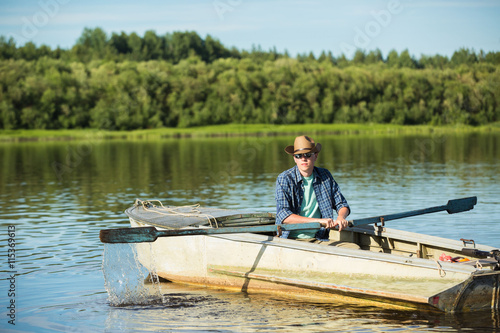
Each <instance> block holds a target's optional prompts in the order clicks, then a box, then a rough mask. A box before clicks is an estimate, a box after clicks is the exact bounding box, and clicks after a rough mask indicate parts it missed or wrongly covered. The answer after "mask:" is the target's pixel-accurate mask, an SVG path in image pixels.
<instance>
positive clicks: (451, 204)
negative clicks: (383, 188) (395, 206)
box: [349, 197, 477, 227]
mask: <svg viewBox="0 0 500 333" xmlns="http://www.w3.org/2000/svg"><path fill="white" fill-rule="evenodd" d="M476 203H477V197H469V198H463V199H455V200H449V201H448V203H447V204H446V205H443V206H436V207H430V208H425V209H418V210H411V211H409V212H403V213H396V214H389V215H382V216H374V217H367V218H364V219H359V220H352V221H349V226H350V227H354V226H357V225H363V224H370V223H379V222H381V223H384V222H385V221H389V220H397V219H402V218H404V217H410V216H416V215H423V214H429V213H436V212H441V211H444V210H445V211H447V212H448V214H455V213H461V212H466V211H468V210H471V209H473V208H474V205H475V204H476Z"/></svg>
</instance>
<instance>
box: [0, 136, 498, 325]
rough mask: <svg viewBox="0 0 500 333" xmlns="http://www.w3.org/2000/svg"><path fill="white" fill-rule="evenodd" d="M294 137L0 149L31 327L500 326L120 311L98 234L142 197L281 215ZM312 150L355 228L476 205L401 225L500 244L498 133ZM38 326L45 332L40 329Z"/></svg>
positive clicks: (371, 310)
mask: <svg viewBox="0 0 500 333" xmlns="http://www.w3.org/2000/svg"><path fill="white" fill-rule="evenodd" d="M293 139H294V137H293V136H289V137H251V138H207V139H165V140H157V141H89V142H44V143H15V144H12V143H10V144H5V143H1V144H0V170H1V172H0V201H1V202H2V210H1V220H0V227H1V228H3V229H4V230H6V228H7V226H8V225H15V226H16V230H18V231H19V232H18V233H17V234H16V241H17V248H16V249H17V250H18V257H17V258H16V259H17V262H16V268H17V271H18V273H17V274H18V275H19V281H21V282H20V285H19V288H21V290H20V295H22V303H23V306H22V308H21V309H20V313H22V314H23V315H22V317H21V318H24V319H23V320H26V322H28V321H29V320H32V321H33V323H34V324H33V325H34V326H30V327H29V328H28V329H27V330H28V331H30V330H31V331H32V330H37V331H42V332H43V331H51V330H55V331H57V330H60V331H68V330H72V329H75V330H77V329H76V328H77V327H93V328H96V329H97V330H100V329H102V325H103V323H104V322H106V327H107V328H109V330H110V331H119V330H120V328H121V327H123V328H131V329H132V330H134V329H137V328H138V327H139V329H148V328H149V327H153V328H154V327H156V328H158V330H160V329H169V328H170V329H172V330H176V329H178V330H180V329H184V330H191V329H193V330H197V329H198V327H200V328H199V330H209V329H212V328H214V327H215V328H217V329H220V330H237V331H245V330H246V331H250V330H259V329H261V330H272V329H277V330H283V331H286V330H288V331H290V330H300V331H303V330H310V331H320V330H325V331H327V330H330V331H335V330H337V331H345V330H349V331H362V330H365V331H373V332H376V331H387V330H401V329H407V330H415V331H418V330H421V331H422V330H431V331H432V330H434V331H442V330H450V331H457V330H460V329H464V328H467V329H476V328H477V329H478V330H480V327H481V325H483V327H485V328H487V329H489V330H492V328H495V329H497V328H498V314H496V313H495V314H484V315H481V316H479V315H478V317H474V316H475V315H474V316H468V315H466V314H465V315H457V316H450V315H443V314H429V313H422V312H414V311H392V310H384V309H382V308H379V307H362V306H359V305H356V304H350V303H346V304H334V305H322V304H317V303H313V304H311V303H307V302H303V303H301V302H297V301H293V302H292V301H281V300H278V299H274V298H269V297H266V296H265V295H245V294H240V293H223V292H215V291H213V290H191V289H189V288H187V289H186V288H184V289H182V288H181V289H180V290H179V289H178V288H177V287H173V286H168V287H166V288H169V289H171V290H170V291H169V292H171V293H173V294H177V295H174V296H171V300H172V302H174V303H175V302H177V303H176V304H178V305H179V304H185V305H186V306H171V307H165V306H157V307H153V308H147V307H146V308H141V307H132V308H128V307H127V308H121V309H110V307H109V305H108V303H107V301H106V295H105V292H104V279H103V274H102V271H101V260H102V254H103V245H102V244H100V243H99V240H98V233H99V230H100V229H104V228H113V227H119V226H120V227H126V226H128V221H127V219H126V217H125V215H124V213H123V211H124V210H125V209H126V208H127V207H128V206H130V205H131V204H132V203H133V202H134V200H135V198H137V197H139V198H142V199H160V200H161V201H162V202H163V203H165V204H171V205H190V204H195V203H200V204H202V205H208V206H215V207H220V208H253V209H255V210H260V211H273V210H274V182H275V179H276V176H277V175H278V174H279V173H280V172H281V171H283V170H285V169H287V168H290V167H291V166H293V161H292V159H291V158H290V156H288V155H287V154H285V153H284V151H283V149H284V147H285V146H286V145H289V144H291V143H292V142H293ZM314 139H315V140H316V141H318V142H321V143H322V144H323V150H322V152H321V154H320V158H319V160H318V165H319V166H323V167H326V168H329V169H330V170H331V171H332V173H333V174H334V177H335V178H336V180H337V181H338V182H339V184H340V186H341V188H342V191H343V193H344V195H345V196H346V197H347V199H348V200H349V203H350V205H351V207H352V208H353V214H352V216H351V217H352V218H362V217H367V216H374V215H381V214H388V213H394V212H400V211H407V210H412V209H419V208H425V207H431V206H435V205H440V204H445V203H446V201H447V200H449V199H454V198H459V197H466V196H471V195H477V196H478V200H479V202H478V205H477V206H476V208H475V209H474V210H473V211H471V212H467V213H462V214H454V215H447V214H446V213H443V214H441V213H438V214H435V215H428V216H424V217H414V218H409V219H402V220H400V221H397V222H394V223H392V224H391V225H390V227H393V228H397V229H403V230H411V231H417V232H422V233H426V234H431V235H436V236H444V237H448V238H453V239H460V238H462V237H464V236H466V238H472V239H475V240H476V242H478V243H484V244H488V245H491V246H494V247H500V237H499V234H498V228H497V226H498V221H499V218H498V216H500V189H499V187H498V184H499V183H500V179H499V174H500V169H499V166H500V135H498V134H491V133H482V134H453V135H446V136H442V135H430V136H391V135H386V136H317V137H314ZM0 241H1V242H2V244H6V241H7V238H6V233H1V234H0ZM6 272H7V270H6V269H5V268H4V267H2V273H6ZM4 283H5V279H2V282H1V285H0V287H1V289H2V290H7V289H6V288H5V286H4ZM20 297H21V296H20ZM19 300H21V298H20V299H19ZM188 304H190V305H189V306H187V305H188ZM263 305H265V306H263ZM60 313H64V315H62V316H60V315H59V314H60ZM90 313H91V314H92V315H90ZM37 321H38V322H40V323H42V322H45V324H44V325H45V326H43V327H42V326H36V322H37ZM54 323H55V324H54ZM4 324H5V322H2V323H1V325H4ZM40 325H41V324H40ZM33 327H35V328H33ZM40 327H42V328H40ZM160 327H161V328H160ZM0 328H1V329H3V328H5V327H4V326H0ZM38 328H40V329H38ZM59 328H61V329H59Z"/></svg>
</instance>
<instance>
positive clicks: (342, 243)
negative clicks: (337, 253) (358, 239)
mask: <svg viewBox="0 0 500 333" xmlns="http://www.w3.org/2000/svg"><path fill="white" fill-rule="evenodd" d="M321 244H324V245H329V246H337V247H345V248H348V249H356V250H361V247H360V246H359V245H358V244H356V243H352V242H345V241H329V242H322V243H321Z"/></svg>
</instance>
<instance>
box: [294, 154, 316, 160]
mask: <svg viewBox="0 0 500 333" xmlns="http://www.w3.org/2000/svg"><path fill="white" fill-rule="evenodd" d="M313 155H314V153H305V154H295V155H293V157H295V158H296V159H298V160H300V159H301V158H302V157H305V158H310V157H311V156H313Z"/></svg>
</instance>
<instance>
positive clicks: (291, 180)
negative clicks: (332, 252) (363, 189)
mask: <svg viewBox="0 0 500 333" xmlns="http://www.w3.org/2000/svg"><path fill="white" fill-rule="evenodd" d="M320 151H321V144H320V143H314V140H312V139H311V138H309V137H308V136H298V137H296V138H295V142H294V144H293V146H287V147H286V148H285V152H286V153H287V154H289V155H293V159H294V161H295V164H296V166H294V167H293V168H291V169H288V170H286V171H284V172H282V173H281V174H280V175H279V176H278V178H277V180H276V224H281V223H284V224H288V223H290V224H291V223H308V222H320V223H321V226H322V227H323V228H321V229H320V230H319V231H318V230H299V231H293V232H289V231H288V232H287V231H285V232H283V235H282V237H284V238H287V237H290V238H298V239H310V238H317V239H328V231H329V230H328V229H331V228H334V227H336V226H338V228H339V230H342V229H343V228H346V227H347V225H348V222H347V220H346V219H345V218H346V217H347V216H348V215H349V213H350V208H349V205H348V204H347V201H346V199H345V198H344V196H343V195H342V193H341V192H340V188H339V186H338V185H337V183H336V182H335V180H334V179H333V177H332V174H331V173H330V171H328V170H327V169H323V168H318V167H315V166H314V164H315V163H316V160H317V158H318V154H319V152H320ZM334 211H335V212H336V213H337V215H338V216H337V218H336V219H334ZM325 228H326V229H325Z"/></svg>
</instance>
